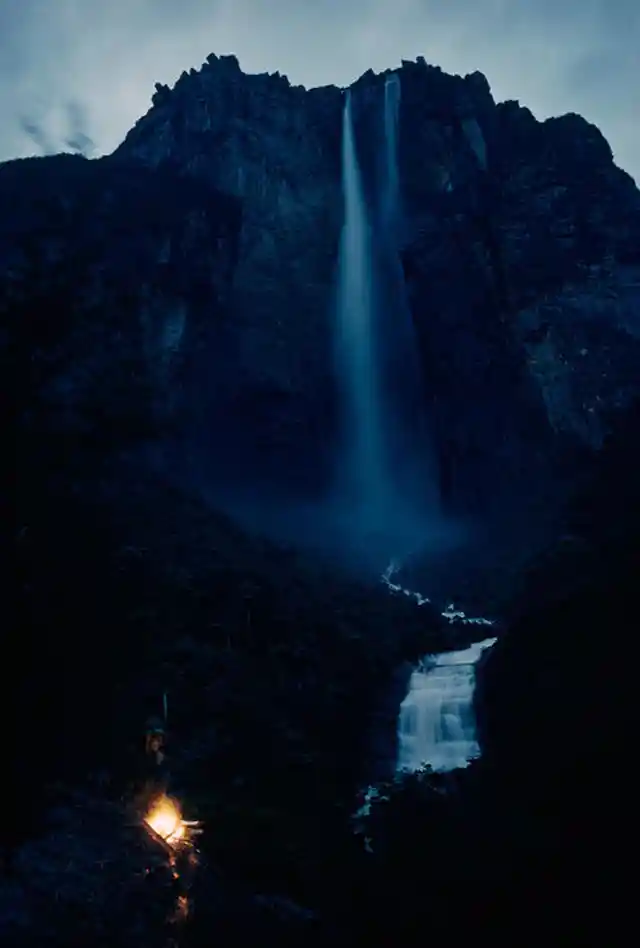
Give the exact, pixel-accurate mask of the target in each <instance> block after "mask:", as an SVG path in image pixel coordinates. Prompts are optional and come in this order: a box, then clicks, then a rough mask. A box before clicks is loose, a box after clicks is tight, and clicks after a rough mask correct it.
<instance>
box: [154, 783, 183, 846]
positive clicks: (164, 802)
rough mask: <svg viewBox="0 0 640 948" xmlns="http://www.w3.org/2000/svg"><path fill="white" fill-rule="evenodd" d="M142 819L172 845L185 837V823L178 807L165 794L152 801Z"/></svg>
mask: <svg viewBox="0 0 640 948" xmlns="http://www.w3.org/2000/svg"><path fill="white" fill-rule="evenodd" d="M144 819H145V822H146V823H148V824H149V826H150V827H151V829H152V830H153V831H154V832H155V833H157V834H158V836H160V837H162V839H164V841H165V842H166V843H169V844H170V845H172V846H174V845H175V844H176V843H179V842H180V841H181V840H183V839H184V838H185V832H186V825H185V823H184V821H183V820H182V814H181V813H180V809H179V808H178V805H177V803H176V802H175V800H172V799H171V797H168V796H166V794H163V795H162V796H160V797H158V798H157V799H155V800H154V801H153V803H152V804H151V806H150V807H149V810H148V812H147V813H146V815H145V817H144Z"/></svg>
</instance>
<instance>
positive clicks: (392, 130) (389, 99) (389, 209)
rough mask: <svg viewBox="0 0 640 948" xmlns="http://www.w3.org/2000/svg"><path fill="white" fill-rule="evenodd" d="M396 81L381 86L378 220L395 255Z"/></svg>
mask: <svg viewBox="0 0 640 948" xmlns="http://www.w3.org/2000/svg"><path fill="white" fill-rule="evenodd" d="M400 91H401V86H400V77H399V76H398V75H397V74H396V73H395V72H392V73H390V74H389V75H388V76H387V78H386V79H385V82H384V141H385V182H384V192H383V199H382V220H383V223H384V225H385V227H386V229H387V238H388V240H389V243H390V244H391V245H392V246H393V247H394V249H395V250H396V252H397V249H398V238H399V234H398V222H399V220H400V219H401V217H402V206H401V201H400V176H399V173H398V118H399V110H400Z"/></svg>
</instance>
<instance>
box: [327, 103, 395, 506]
mask: <svg viewBox="0 0 640 948" xmlns="http://www.w3.org/2000/svg"><path fill="white" fill-rule="evenodd" d="M342 173H343V191H344V226H343V230H342V239H341V243H340V260H339V276H338V300H337V310H338V356H339V363H340V369H341V376H342V380H343V383H344V408H345V412H344V414H345V428H346V430H345V443H346V453H347V463H346V465H345V467H346V476H345V478H344V480H345V481H346V494H347V498H348V500H349V502H350V503H351V504H355V505H356V509H355V510H354V509H353V507H352V512H353V513H354V515H355V516H356V517H358V515H359V516H360V517H361V518H362V519H363V520H366V521H367V522H369V523H372V522H375V521H376V520H377V519H378V517H379V516H381V514H382V512H383V511H384V510H385V507H386V506H387V503H388V490H389V484H390V480H389V471H388V467H387V459H386V456H385V455H386V452H385V444H384V425H383V418H382V404H381V392H380V387H379V372H378V368H377V364H376V362H377V360H376V351H375V337H374V332H373V311H374V310H373V283H374V280H373V271H372V248H371V232H370V227H369V221H368V214H367V207H366V202H365V198H364V192H363V187H362V179H361V173H360V168H359V165H358V158H357V155H356V146H355V137H354V129H353V118H352V102H351V93H350V91H349V92H347V96H346V101H345V108H344V113H343V125H342Z"/></svg>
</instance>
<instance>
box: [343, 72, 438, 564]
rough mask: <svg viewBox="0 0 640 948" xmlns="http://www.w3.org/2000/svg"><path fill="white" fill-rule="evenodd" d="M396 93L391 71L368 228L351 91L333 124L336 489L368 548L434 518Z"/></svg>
mask: <svg viewBox="0 0 640 948" xmlns="http://www.w3.org/2000/svg"><path fill="white" fill-rule="evenodd" d="M399 103H400V80H399V77H398V76H397V75H395V74H394V75H392V76H391V77H388V78H387V81H386V82H385V86H384V108H383V110H382V117H383V120H384V123H383V136H384V149H383V165H382V167H381V168H380V169H378V170H379V172H380V173H381V181H380V182H379V187H378V189H377V195H378V198H377V200H376V201H375V202H374V212H373V214H372V219H373V220H374V222H375V228H372V227H371V225H370V220H369V212H368V208H367V203H366V199H365V191H364V187H363V181H362V174H361V169H360V166H359V163H358V157H357V153H356V140H355V132H354V121H353V101H352V95H351V91H348V92H347V95H346V99H345V107H344V112H343V129H342V131H343V135H342V168H343V193H344V226H343V230H342V236H341V243H340V257H339V271H338V295H337V323H338V333H337V341H338V345H337V352H338V365H339V371H340V377H341V380H342V384H343V408H344V412H343V417H344V431H343V442H344V447H343V452H342V457H341V472H340V478H339V480H340V482H341V483H340V485H339V494H340V496H341V497H342V499H343V500H346V501H347V505H348V508H347V509H348V511H349V532H350V543H352V544H353V543H355V544H356V545H358V542H359V543H360V546H361V547H363V548H366V550H367V552H368V553H370V554H372V555H375V556H377V557H381V556H388V555H390V554H393V553H400V554H403V553H407V552H408V551H409V550H410V549H412V548H414V547H415V546H416V545H418V544H420V543H422V542H423V541H424V540H425V537H426V538H427V539H428V536H427V534H428V533H429V527H433V528H435V519H436V518H435V516H434V514H435V509H434V504H433V498H432V497H430V496H429V493H430V491H429V487H430V482H432V478H431V477H430V472H429V471H428V463H425V460H426V456H427V455H428V449H427V442H428V439H427V438H426V432H425V426H424V424H423V420H424V405H425V398H424V392H423V389H422V385H421V374H420V372H421V369H420V359H419V354H418V349H417V344H416V339H415V335H414V331H413V322H412V318H411V313H410V310H409V306H408V301H407V298H406V290H405V285H404V276H403V273H402V268H401V265H400V258H399V249H400V243H399V241H400V223H401V201H400V187H399V172H398V154H397V149H398V140H397V139H398V135H397V126H398V108H399ZM425 501H426V502H425ZM425 513H426V514H427V515H428V520H427V517H425ZM440 532H441V531H440ZM434 536H435V532H434ZM374 548H375V553H374ZM378 562H379V559H378Z"/></svg>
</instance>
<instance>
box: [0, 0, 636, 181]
mask: <svg viewBox="0 0 640 948" xmlns="http://www.w3.org/2000/svg"><path fill="white" fill-rule="evenodd" d="M210 52H215V53H218V54H225V53H231V52H232V53H235V54H236V55H237V56H238V58H239V60H240V65H241V67H242V69H243V70H244V71H245V72H264V71H269V72H275V71H276V70H279V71H280V72H282V73H286V74H287V75H288V76H289V78H290V79H291V81H292V82H296V83H302V84H304V85H306V86H311V85H324V84H326V83H336V84H337V85H347V84H348V83H350V82H351V81H353V80H354V79H356V78H357V77H358V76H359V75H361V73H363V72H364V71H365V70H366V69H368V68H370V67H371V68H373V69H374V70H376V71H379V70H382V69H386V68H389V67H393V66H395V65H399V63H400V60H401V59H415V58H416V56H418V55H423V56H424V57H425V58H426V60H427V62H430V63H433V64H436V65H439V66H442V68H443V69H445V70H446V71H447V72H457V73H461V74H464V73H467V72H472V71H473V70H476V69H479V70H481V71H482V72H484V73H485V75H486V76H487V78H488V79H489V82H490V84H491V87H492V90H493V94H494V96H495V98H496V99H498V100H503V99H509V98H512V99H520V101H521V102H522V104H524V105H527V106H529V108H531V110H532V111H533V112H534V114H535V115H536V116H537V117H538V118H545V117H547V116H549V115H559V114H562V113H563V112H567V111H574V112H579V113H581V114H582V115H584V116H585V117H586V118H587V119H589V120H590V121H593V122H595V123H596V124H597V125H598V126H599V127H600V128H601V129H602V131H603V132H604V134H605V135H606V137H607V138H608V140H609V142H610V143H611V146H612V148H613V151H614V155H615V158H616V161H617V163H618V164H619V165H621V166H622V167H623V168H625V169H626V170H627V171H629V172H630V173H631V174H633V175H634V177H635V178H636V180H637V181H638V182H640V0H0V160H1V159H4V158H10V157H15V156H19V155H27V154H38V153H42V151H43V150H61V149H62V148H63V147H64V144H63V143H64V142H65V141H67V140H69V138H74V139H77V138H78V135H79V134H80V133H84V134H87V135H89V136H90V137H91V139H92V140H93V141H94V142H95V145H96V153H102V152H105V151H110V150H111V149H113V148H114V147H115V146H116V145H117V144H118V143H119V142H120V141H121V139H122V138H123V137H124V135H125V133H126V132H127V130H128V128H129V127H130V126H131V125H132V124H133V122H134V121H135V120H136V118H137V117H139V116H140V115H141V114H143V113H144V112H146V111H147V109H148V108H149V105H150V97H151V94H152V93H153V84H154V82H166V83H169V84H173V82H174V81H175V80H176V79H177V77H178V76H179V74H180V73H181V72H182V70H183V69H189V68H190V67H192V66H194V67H199V66H200V65H201V63H202V62H203V61H204V59H205V57H206V56H207V55H208V53H210ZM36 140H37V141H38V142H39V144H36Z"/></svg>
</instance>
